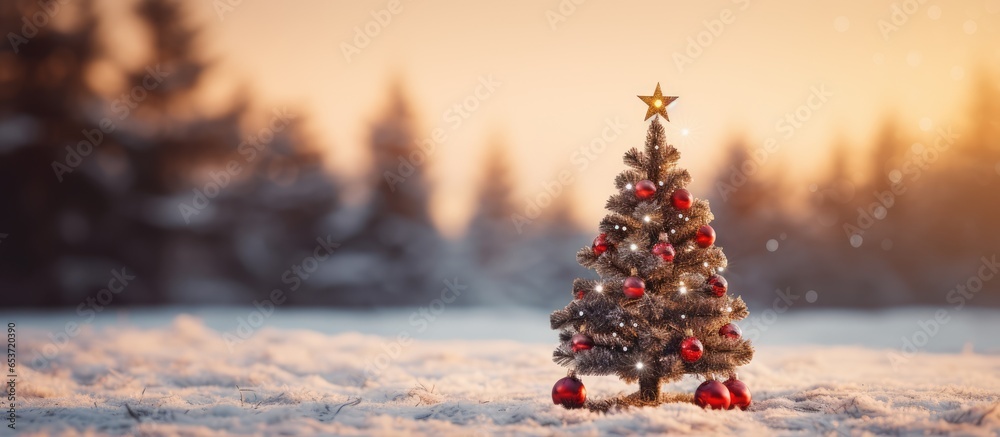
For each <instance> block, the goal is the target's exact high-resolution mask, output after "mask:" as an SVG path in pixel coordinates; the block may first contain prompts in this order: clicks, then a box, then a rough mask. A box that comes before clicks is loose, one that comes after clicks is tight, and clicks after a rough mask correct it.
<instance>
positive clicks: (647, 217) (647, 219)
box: [642, 215, 650, 223]
mask: <svg viewBox="0 0 1000 437" xmlns="http://www.w3.org/2000/svg"><path fill="white" fill-rule="evenodd" d="M649 220H650V218H649V216H648V215H647V216H645V217H643V218H642V221H644V222H646V223H649Z"/></svg>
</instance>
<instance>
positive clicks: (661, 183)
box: [657, 146, 663, 187]
mask: <svg viewBox="0 0 1000 437" xmlns="http://www.w3.org/2000/svg"><path fill="white" fill-rule="evenodd" d="M657 147H659V146H657ZM660 186H661V187H662V186H663V181H660Z"/></svg>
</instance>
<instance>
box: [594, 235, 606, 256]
mask: <svg viewBox="0 0 1000 437" xmlns="http://www.w3.org/2000/svg"><path fill="white" fill-rule="evenodd" d="M610 246H611V245H610V244H608V234H601V235H598V236H597V238H594V245H593V246H591V247H592V248H593V249H594V255H597V256H600V255H601V254H602V253H604V252H607V250H608V247H610Z"/></svg>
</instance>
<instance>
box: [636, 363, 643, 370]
mask: <svg viewBox="0 0 1000 437" xmlns="http://www.w3.org/2000/svg"><path fill="white" fill-rule="evenodd" d="M635 368H636V369H639V370H642V363H641V362H639V363H635Z"/></svg>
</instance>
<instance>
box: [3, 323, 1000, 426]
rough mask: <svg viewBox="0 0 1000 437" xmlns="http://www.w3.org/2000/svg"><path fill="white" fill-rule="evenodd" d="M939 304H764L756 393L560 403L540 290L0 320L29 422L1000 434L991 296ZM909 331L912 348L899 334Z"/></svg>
mask: <svg viewBox="0 0 1000 437" xmlns="http://www.w3.org/2000/svg"><path fill="white" fill-rule="evenodd" d="M935 311H936V310H935V309H910V310H902V311H891V312H879V313H868V312H837V311H830V312H808V313H787V314H779V315H777V317H776V318H774V319H766V320H758V323H757V326H756V327H753V329H756V331H755V332H756V333H757V334H758V335H759V338H758V339H757V345H758V351H757V354H756V356H755V358H754V360H753V362H752V363H751V364H750V365H748V366H746V367H745V368H743V369H742V370H741V372H740V377H741V379H742V380H743V381H745V382H746V383H747V384H748V385H749V386H750V388H751V390H752V391H753V394H754V401H755V403H754V405H753V406H752V408H751V409H750V411H746V412H743V411H704V410H702V409H700V408H698V407H696V406H694V405H688V404H671V405H664V406H661V407H657V408H646V409H633V410H628V411H623V412H615V413H611V414H606V415H604V414H595V413H590V412H587V411H580V410H574V411H569V410H565V409H563V408H562V407H559V406H555V405H552V402H551V399H550V390H551V387H552V384H553V383H554V382H555V381H556V380H557V379H559V378H560V377H562V376H563V375H564V374H565V370H564V369H563V368H561V367H559V366H557V365H555V364H553V363H552V362H551V360H550V356H551V352H552V348H553V346H554V344H555V338H556V333H555V332H553V331H550V330H549V329H548V317H547V313H545V312H541V311H537V310H527V309H509V310H508V309H501V308H494V309H476V310H467V309H451V308H449V309H447V310H446V311H445V312H443V313H441V314H439V315H436V316H434V315H432V314H430V313H420V312H419V311H418V312H414V311H413V310H408V311H384V312H373V313H364V312H361V313H359V312H354V313H350V312H341V311H312V310H295V309H286V308H281V309H279V310H276V311H275V312H274V314H273V315H272V316H270V317H268V318H266V319H263V323H262V325H261V326H260V328H257V329H255V328H252V327H251V326H250V325H251V324H256V323H252V322H256V321H258V320H257V319H256V316H251V314H252V312H251V310H250V309H242V308H237V309H231V308H230V309H218V308H216V309H200V310H195V311H193V312H188V313H185V314H179V311H177V310H174V309H166V310H156V311H130V312H124V311H119V312H117V313H114V314H111V313H107V312H106V313H105V314H102V316H101V317H98V318H96V319H95V320H93V321H92V322H88V319H87V318H85V317H80V316H78V315H76V314H74V313H72V312H64V313H48V314H39V313H25V312H21V311H19V312H16V313H15V312H0V320H2V321H4V322H10V321H14V322H15V323H16V326H17V328H16V329H17V334H16V335H17V338H16V339H17V344H18V348H19V349H18V354H17V359H18V366H17V374H18V377H17V384H16V387H17V408H16V411H17V413H16V414H17V424H16V426H17V433H19V434H24V435H44V434H59V435H73V434H95V433H96V434H114V435H117V434H143V435H178V434H180V435H247V434H268V435H275V434H315V433H319V434H361V435H403V434H424V435H492V434H528V435H553V434H555V435H569V434H573V435H579V434H588V435H596V434H601V435H604V434H628V433H640V434H650V433H660V432H671V433H680V434H697V435H706V434H727V435H732V434H733V433H735V434H738V435H745V434H758V435H774V434H778V435H782V434H790V435H799V434H809V435H812V434H833V435H840V434H843V435H857V434H862V433H865V432H871V433H876V434H902V435H909V434H924V433H935V434H937V433H952V434H962V435H997V434H998V433H1000V336H998V335H997V333H1000V312H990V311H971V310H969V309H965V310H963V311H961V312H960V313H954V314H949V321H948V322H947V323H944V324H939V326H938V329H937V330H934V329H931V328H933V327H934V325H933V323H930V322H928V320H933V318H934V314H935ZM414 314H416V315H414ZM428 315H432V316H433V320H431V319H430V318H428V317H426V316H428ZM239 319H242V320H244V321H246V322H247V325H245V326H244V328H247V329H244V330H243V331H240V327H241V324H240V321H239ZM67 322H73V323H76V324H80V325H81V326H82V328H81V329H80V331H79V332H76V330H75V329H69V330H67V329H66V327H67V326H66V324H67ZM748 324H750V323H749V322H747V323H746V324H744V330H745V331H747V330H748ZM922 326H923V327H922ZM931 331H933V332H931ZM67 332H69V334H67ZM921 333H922V334H921ZM73 334H75V335H73ZM242 337H246V339H243V338H242ZM904 337H905V338H907V341H909V342H915V343H916V345H915V346H914V347H917V346H919V349H920V351H919V352H917V353H916V354H915V355H910V354H904V353H903V352H902V351H901V348H902V347H903V345H904V341H903V338H904ZM925 339H926V341H925ZM46 354H48V355H49V356H50V358H45V355H46ZM5 373H6V372H5ZM583 381H584V383H585V384H586V386H587V389H588V395H589V396H590V397H592V398H596V397H601V396H610V395H615V394H618V393H622V392H631V391H634V390H635V386H629V385H626V384H624V383H622V382H621V381H619V380H617V379H616V378H613V377H606V378H598V377H584V379H583ZM698 383H699V381H696V380H695V379H693V378H690V379H685V380H684V381H681V382H678V383H674V384H669V385H665V386H664V388H665V390H670V391H681V392H693V390H694V388H695V387H696V386H697V385H698ZM4 409H5V410H6V408H4ZM5 429H6V428H5ZM6 431H10V429H6Z"/></svg>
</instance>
